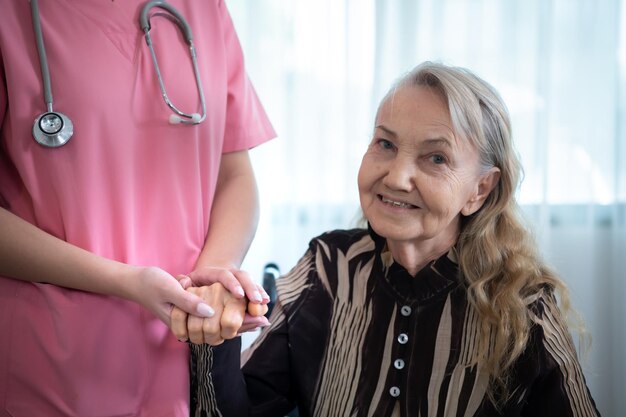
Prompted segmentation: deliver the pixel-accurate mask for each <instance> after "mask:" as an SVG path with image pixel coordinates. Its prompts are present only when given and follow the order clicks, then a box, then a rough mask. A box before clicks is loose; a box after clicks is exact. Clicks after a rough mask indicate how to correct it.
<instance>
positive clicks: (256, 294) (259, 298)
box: [251, 290, 263, 303]
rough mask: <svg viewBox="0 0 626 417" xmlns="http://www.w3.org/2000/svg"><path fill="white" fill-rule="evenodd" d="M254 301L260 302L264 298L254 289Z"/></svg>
mask: <svg viewBox="0 0 626 417" xmlns="http://www.w3.org/2000/svg"><path fill="white" fill-rule="evenodd" d="M251 300H252V301H256V302H257V303H260V302H261V301H263V298H262V297H261V293H260V292H258V291H256V290H255V291H252V299H251Z"/></svg>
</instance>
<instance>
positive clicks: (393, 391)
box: [389, 387, 400, 397]
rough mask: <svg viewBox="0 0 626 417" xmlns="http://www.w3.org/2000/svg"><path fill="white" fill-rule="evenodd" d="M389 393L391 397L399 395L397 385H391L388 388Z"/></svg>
mask: <svg viewBox="0 0 626 417" xmlns="http://www.w3.org/2000/svg"><path fill="white" fill-rule="evenodd" d="M389 394H391V396H392V397H397V396H399V395H400V388H398V387H391V388H389Z"/></svg>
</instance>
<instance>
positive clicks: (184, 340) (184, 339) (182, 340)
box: [178, 337, 187, 343]
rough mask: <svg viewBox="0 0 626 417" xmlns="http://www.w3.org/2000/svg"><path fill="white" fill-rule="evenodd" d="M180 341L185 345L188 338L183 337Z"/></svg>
mask: <svg viewBox="0 0 626 417" xmlns="http://www.w3.org/2000/svg"><path fill="white" fill-rule="evenodd" d="M178 341H179V342H183V343H184V342H186V341H187V339H186V338H184V337H181V338H180V339H178Z"/></svg>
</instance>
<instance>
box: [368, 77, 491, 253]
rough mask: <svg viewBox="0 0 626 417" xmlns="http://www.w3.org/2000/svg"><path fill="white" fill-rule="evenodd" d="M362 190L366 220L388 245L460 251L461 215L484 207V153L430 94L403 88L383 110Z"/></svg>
mask: <svg viewBox="0 0 626 417" xmlns="http://www.w3.org/2000/svg"><path fill="white" fill-rule="evenodd" d="M358 183H359V195H360V200H361V207H362V209H363V213H364V215H365V217H366V218H367V220H368V221H369V223H370V225H371V226H372V228H373V229H374V231H376V233H378V234H379V235H381V236H383V237H385V238H387V240H388V241H389V240H391V241H395V242H412V243H419V242H429V244H430V245H431V246H432V245H435V246H436V245H439V244H440V245H446V244H448V245H449V244H454V242H456V240H457V238H458V234H459V230H460V215H461V214H463V215H469V214H471V213H473V212H475V211H476V210H478V209H479V208H480V206H481V205H482V202H483V201H484V198H483V196H482V194H481V192H483V193H484V190H481V188H482V185H481V184H482V182H481V168H480V164H479V155H478V151H477V150H476V149H475V147H474V146H472V145H471V144H470V142H469V141H468V140H466V139H465V138H463V137H459V136H458V135H457V134H456V133H455V132H454V130H453V128H452V121H451V118H450V114H449V112H448V107H447V104H446V102H445V101H444V99H443V98H442V97H441V95H440V94H438V93H437V92H436V91H435V90H433V89H431V88H429V87H422V86H405V87H401V88H399V89H398V90H397V91H396V92H395V94H392V95H390V96H389V97H388V98H387V99H386V100H385V102H384V103H383V104H382V106H381V108H380V109H379V112H378V115H377V117H376V123H375V130H374V135H373V139H372V141H371V143H370V145H369V148H368V150H367V152H366V153H365V156H364V157H363V161H362V163H361V168H360V170H359V178H358ZM489 190H490V189H489ZM487 194H488V192H487Z"/></svg>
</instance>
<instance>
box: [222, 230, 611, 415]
mask: <svg viewBox="0 0 626 417" xmlns="http://www.w3.org/2000/svg"><path fill="white" fill-rule="evenodd" d="M385 247H386V246H385V241H384V239H382V238H380V237H379V236H376V235H375V234H374V233H373V232H371V231H369V232H368V231H367V230H363V229H355V230H348V231H334V232H330V233H327V234H324V235H322V236H320V237H318V238H316V239H313V240H312V241H311V244H310V247H309V249H308V251H307V252H306V254H305V255H304V256H303V257H302V258H301V260H300V261H299V262H298V264H297V265H296V266H295V267H294V268H293V269H292V270H291V271H290V272H289V273H288V274H287V275H285V276H284V277H282V278H280V279H279V280H278V282H277V290H278V301H277V303H276V306H275V307H274V311H273V313H272V317H271V319H270V321H271V322H272V324H271V326H270V327H268V328H267V329H266V330H264V331H263V332H262V333H261V335H260V336H259V338H258V339H257V340H255V342H254V343H253V344H252V346H251V347H250V348H249V349H248V350H246V351H245V352H244V354H243V358H242V360H243V367H242V371H243V377H244V378H241V374H239V375H237V373H236V372H235V371H236V369H233V370H232V371H233V372H232V373H233V377H232V378H234V381H231V382H230V383H229V385H230V386H231V387H234V388H233V390H231V391H230V393H231V396H228V395H227V396H224V399H223V400H221V401H222V404H221V405H220V407H221V408H222V409H223V410H225V409H232V408H233V407H232V402H233V401H238V402H239V407H234V408H239V410H243V411H242V414H243V415H247V413H248V409H247V408H248V407H245V406H243V404H242V403H241V401H242V397H243V401H248V402H249V410H250V415H253V416H284V415H285V414H286V413H288V412H289V411H290V410H291V409H292V408H293V407H294V406H295V405H297V406H298V409H299V415H300V417H308V416H316V417H339V416H377V417H378V416H380V417H383V416H394V417H395V416H412V417H413V416H416V417H417V416H423V417H427V416H428V417H444V416H446V417H447V416H449V417H453V416H454V417H463V416H466V417H469V416H532V417H542V416H546V417H548V416H549V417H556V416H572V417H574V416H598V415H599V413H598V411H597V409H596V407H595V404H594V401H593V399H592V398H591V395H590V392H589V390H588V388H587V386H586V383H585V378H584V376H583V373H582V371H581V367H580V365H579V362H578V359H577V355H576V351H575V349H574V346H573V343H572V339H571V336H570V334H569V332H568V331H567V329H566V327H565V326H564V324H563V322H562V320H561V317H560V313H559V311H558V309H557V307H556V304H555V302H554V297H552V296H551V295H550V294H549V293H547V292H545V293H539V294H537V295H536V297H534V299H533V300H532V301H531V302H529V309H530V311H531V316H532V318H533V323H534V325H533V327H532V330H531V334H530V339H529V342H528V347H527V349H526V351H525V352H524V354H523V355H522V356H521V357H520V359H519V360H518V361H517V363H516V365H515V366H514V372H513V374H512V380H511V387H512V397H511V399H510V400H509V401H507V403H506V404H505V405H504V406H502V407H501V408H500V410H499V411H497V410H496V409H495V407H494V406H493V404H492V403H491V402H490V401H489V399H488V397H487V395H486V390H487V385H488V375H486V374H485V373H484V372H481V370H480V369H477V367H476V366H473V365H471V364H472V363H475V361H474V359H475V355H476V354H477V352H476V340H477V334H478V320H477V317H476V315H475V314H474V312H473V310H472V309H470V308H468V303H467V298H466V291H465V289H464V287H463V285H461V284H460V283H461V280H460V279H459V269H458V267H457V264H456V263H455V262H454V255H453V251H452V252H451V253H449V254H447V255H444V256H442V257H441V258H439V259H437V260H436V261H433V262H431V263H430V264H429V265H428V266H426V267H424V268H423V269H422V270H421V271H419V272H418V273H417V275H416V276H415V277H412V276H410V275H409V273H408V272H407V271H406V270H405V269H404V268H403V267H401V266H400V265H399V264H397V263H394V262H393V259H392V258H391V256H390V254H389V253H388V252H386V250H385ZM244 380H245V383H244ZM238 384H239V385H238ZM237 386H238V387H240V390H241V391H246V390H247V398H245V395H243V396H241V395H240V392H238V393H237V394H233V393H234V392H236V391H237V389H239V388H236V387H237ZM223 414H224V415H226V414H227V413H223ZM233 415H239V412H236V413H233Z"/></svg>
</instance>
